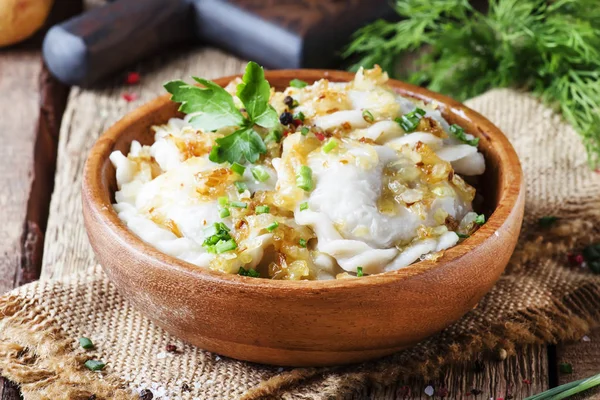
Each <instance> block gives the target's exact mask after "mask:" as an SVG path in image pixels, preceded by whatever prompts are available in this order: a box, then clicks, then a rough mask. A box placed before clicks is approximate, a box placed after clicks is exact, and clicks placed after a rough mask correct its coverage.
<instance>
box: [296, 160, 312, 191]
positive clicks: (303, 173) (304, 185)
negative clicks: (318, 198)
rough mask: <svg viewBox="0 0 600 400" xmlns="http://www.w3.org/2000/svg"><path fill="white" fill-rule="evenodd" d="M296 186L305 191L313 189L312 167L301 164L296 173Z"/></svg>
mask: <svg viewBox="0 0 600 400" xmlns="http://www.w3.org/2000/svg"><path fill="white" fill-rule="evenodd" d="M296 186H298V187H299V188H300V189H303V190H305V191H307V192H308V191H311V190H312V189H313V180H312V169H310V167H307V166H306V165H303V166H301V167H300V169H299V170H298V172H297V173H296Z"/></svg>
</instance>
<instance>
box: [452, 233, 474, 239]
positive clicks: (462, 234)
mask: <svg viewBox="0 0 600 400" xmlns="http://www.w3.org/2000/svg"><path fill="white" fill-rule="evenodd" d="M456 234H457V235H458V237H459V238H461V239H466V238H468V237H471V236H470V235H465V234H464V233H458V232H456Z"/></svg>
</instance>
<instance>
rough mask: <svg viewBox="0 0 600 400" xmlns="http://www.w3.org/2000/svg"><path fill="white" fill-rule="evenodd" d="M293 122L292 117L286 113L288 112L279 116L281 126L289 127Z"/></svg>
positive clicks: (289, 113)
mask: <svg viewBox="0 0 600 400" xmlns="http://www.w3.org/2000/svg"><path fill="white" fill-rule="evenodd" d="M293 120H294V116H293V115H292V113H291V112H288V111H284V112H282V113H281V115H280V116H279V122H281V124H282V125H289V124H291V123H292V121H293Z"/></svg>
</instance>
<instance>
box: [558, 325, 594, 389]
mask: <svg viewBox="0 0 600 400" xmlns="http://www.w3.org/2000/svg"><path fill="white" fill-rule="evenodd" d="M588 339H589V340H588ZM561 363H569V364H571V365H572V366H573V373H572V374H565V373H561V372H560V364H561ZM553 368H556V369H557V371H556V373H557V376H558V384H559V385H562V384H565V383H569V382H572V381H576V380H578V379H584V378H588V377H590V376H592V375H596V374H600V329H596V330H595V331H593V332H592V333H590V334H589V335H587V337H586V338H582V339H581V340H579V341H577V342H573V343H564V344H561V345H559V346H557V350H556V365H554V366H553ZM573 399H575V400H577V399H588V400H600V388H596V389H592V390H590V391H588V392H585V393H584V394H581V395H580V396H578V397H574V398H573Z"/></svg>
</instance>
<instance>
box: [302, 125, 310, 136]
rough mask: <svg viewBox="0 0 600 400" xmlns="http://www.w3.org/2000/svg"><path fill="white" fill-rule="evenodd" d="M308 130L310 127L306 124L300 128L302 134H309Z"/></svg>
mask: <svg viewBox="0 0 600 400" xmlns="http://www.w3.org/2000/svg"><path fill="white" fill-rule="evenodd" d="M308 132H310V129H308V127H306V126H303V127H302V129H300V133H301V134H302V136H306V135H308Z"/></svg>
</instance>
